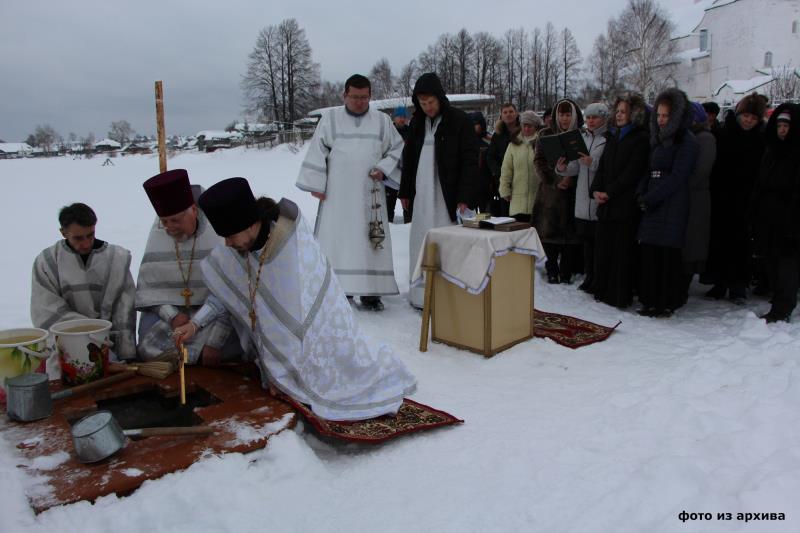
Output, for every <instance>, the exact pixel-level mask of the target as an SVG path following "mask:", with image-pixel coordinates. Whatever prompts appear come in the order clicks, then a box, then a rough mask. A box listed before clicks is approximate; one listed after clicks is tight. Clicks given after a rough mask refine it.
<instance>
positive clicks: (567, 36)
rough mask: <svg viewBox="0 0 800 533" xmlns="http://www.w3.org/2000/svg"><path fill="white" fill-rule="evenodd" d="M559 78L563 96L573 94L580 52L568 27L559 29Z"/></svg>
mask: <svg viewBox="0 0 800 533" xmlns="http://www.w3.org/2000/svg"><path fill="white" fill-rule="evenodd" d="M560 40H561V73H562V74H561V78H562V83H563V87H564V90H563V92H562V93H561V94H562V96H563V97H564V98H568V97H570V96H573V88H574V85H575V84H576V83H577V77H578V73H579V72H580V64H581V52H580V50H578V43H577V42H575V37H574V36H573V35H572V32H571V31H570V30H569V28H564V29H563V30H562V31H561V39H560Z"/></svg>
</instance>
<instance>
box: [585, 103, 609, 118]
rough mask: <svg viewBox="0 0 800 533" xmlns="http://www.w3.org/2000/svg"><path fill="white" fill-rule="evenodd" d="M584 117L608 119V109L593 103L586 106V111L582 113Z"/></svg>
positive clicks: (603, 105)
mask: <svg viewBox="0 0 800 533" xmlns="http://www.w3.org/2000/svg"><path fill="white" fill-rule="evenodd" d="M583 116H584V117H600V118H604V119H607V118H608V107H607V106H606V105H605V104H601V103H600V102H595V103H593V104H589V105H588V106H586V111H584V112H583Z"/></svg>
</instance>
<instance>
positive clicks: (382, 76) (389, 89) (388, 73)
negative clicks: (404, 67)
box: [369, 57, 394, 99]
mask: <svg viewBox="0 0 800 533" xmlns="http://www.w3.org/2000/svg"><path fill="white" fill-rule="evenodd" d="M369 81H370V83H371V85H372V97H373V98H376V99H380V98H389V97H391V96H392V94H393V93H394V76H393V75H392V67H391V65H389V60H388V59H386V58H385V57H382V58H381V59H379V60H378V62H377V63H375V64H374V65H373V66H372V69H370V71H369Z"/></svg>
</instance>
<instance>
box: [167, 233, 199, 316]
mask: <svg viewBox="0 0 800 533" xmlns="http://www.w3.org/2000/svg"><path fill="white" fill-rule="evenodd" d="M198 229H199V228H198ZM197 232H198V231H197V230H195V232H194V236H193V237H192V252H191V253H190V254H189V267H188V268H187V269H186V275H185V276H184V275H183V261H181V249H180V247H179V246H178V241H175V240H173V242H174V243H175V257H176V258H177V260H178V270H179V271H180V273H181V279H182V280H183V290H182V291H181V296H183V299H184V304H185V305H186V307H187V308H188V307H191V305H192V300H191V298H192V296H193V295H194V293H193V292H192V290H191V289H190V288H189V280H190V279H191V277H192V265H193V264H194V248H195V246H196V245H197Z"/></svg>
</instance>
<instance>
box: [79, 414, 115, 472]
mask: <svg viewBox="0 0 800 533" xmlns="http://www.w3.org/2000/svg"><path fill="white" fill-rule="evenodd" d="M72 443H73V445H74V446H75V453H76V454H77V456H78V460H79V461H80V462H82V463H96V462H97V461H102V460H103V459H106V458H107V457H110V456H112V455H114V454H115V453H117V452H118V451H119V450H121V449H122V448H124V447H125V434H124V433H123V432H122V428H121V427H119V424H118V423H117V421H116V420H115V419H114V416H113V415H112V414H111V413H110V412H109V411H98V412H96V413H93V414H91V415H89V416H85V417H83V418H81V419H80V420H78V422H76V423H75V425H74V426H72Z"/></svg>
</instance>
